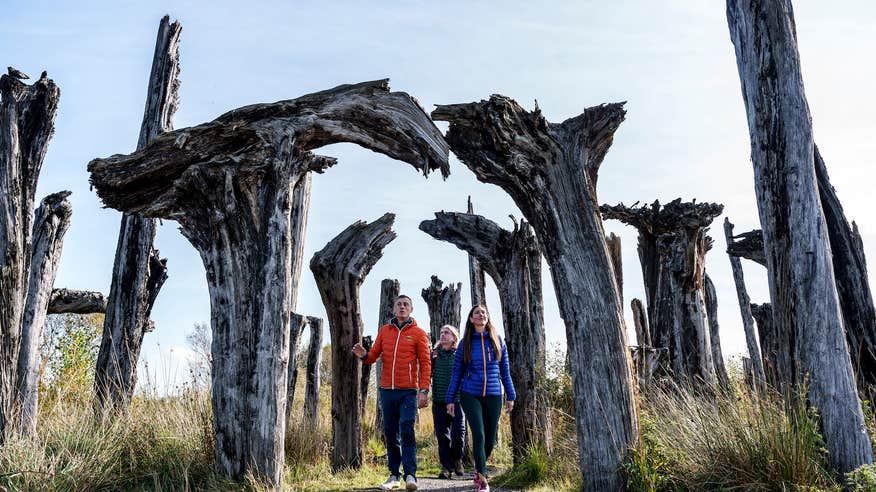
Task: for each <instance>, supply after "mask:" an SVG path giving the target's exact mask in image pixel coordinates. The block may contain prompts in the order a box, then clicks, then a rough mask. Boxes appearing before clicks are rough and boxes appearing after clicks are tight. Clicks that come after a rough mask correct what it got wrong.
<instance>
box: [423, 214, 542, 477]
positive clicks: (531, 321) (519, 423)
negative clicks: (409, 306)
mask: <svg viewBox="0 0 876 492" xmlns="http://www.w3.org/2000/svg"><path fill="white" fill-rule="evenodd" d="M420 230H422V231H423V232H425V233H427V234H429V235H430V236H432V237H434V238H435V239H438V240H441V241H447V242H449V243H451V244H453V245H455V246H456V247H458V248H459V249H461V250H463V251H465V252H467V253H468V254H469V255H470V256H473V257H475V258H476V259H477V260H478V263H479V264H480V265H481V267H482V268H483V269H484V271H485V272H486V273H487V274H489V275H490V277H491V278H492V279H493V281H494V282H495V283H496V286H497V287H498V289H499V300H500V302H501V305H502V322H503V324H504V329H505V338H506V341H507V347H508V358H509V361H510V365H511V366H510V367H511V379H512V380H513V381H514V388H515V390H516V391H517V401H516V402H515V404H514V409H513V410H512V411H511V450H512V455H513V457H514V460H515V462H520V461H521V460H522V459H523V458H524V457H525V456H526V453H527V452H528V450H529V449H530V448H531V447H532V446H533V445H537V446H539V447H541V448H542V449H545V450H549V451H550V450H552V448H553V436H552V428H551V421H550V409H549V408H548V406H547V395H545V394H544V392H543V389H542V388H543V385H542V381H541V378H542V377H543V376H544V374H545V373H546V371H545V334H544V306H543V301H542V291H541V253H540V251H539V247H538V242H537V241H536V239H535V234H534V233H533V231H532V227H530V225H529V224H527V223H526V222H525V221H521V222H520V223H519V224H515V228H514V230H513V231H507V230H505V229H502V228H501V227H499V225H498V224H496V223H495V222H493V221H491V220H489V219H487V218H485V217H482V216H480V215H475V214H462V213H455V212H436V213H435V219H432V220H424V221H422V222H420ZM432 278H433V285H434V280H435V279H436V277H432Z"/></svg>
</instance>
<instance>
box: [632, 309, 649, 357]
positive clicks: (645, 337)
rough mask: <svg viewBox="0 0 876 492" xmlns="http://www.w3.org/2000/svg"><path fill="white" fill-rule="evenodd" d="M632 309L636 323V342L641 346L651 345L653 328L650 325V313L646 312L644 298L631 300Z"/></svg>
mask: <svg viewBox="0 0 876 492" xmlns="http://www.w3.org/2000/svg"><path fill="white" fill-rule="evenodd" d="M630 310H632V311H633V323H634V324H635V325H636V343H638V344H639V347H650V346H651V329H650V328H649V327H648V314H647V313H646V312H645V307H644V306H643V305H642V300H641V299H633V300H632V301H630Z"/></svg>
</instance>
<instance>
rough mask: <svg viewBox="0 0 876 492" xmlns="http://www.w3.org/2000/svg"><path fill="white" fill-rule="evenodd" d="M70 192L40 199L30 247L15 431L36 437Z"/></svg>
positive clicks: (69, 213)
mask: <svg viewBox="0 0 876 492" xmlns="http://www.w3.org/2000/svg"><path fill="white" fill-rule="evenodd" d="M68 196H70V192H69V191H62V192H60V193H54V194H51V195H49V196H47V197H45V198H43V200H42V203H40V207H39V208H38V209H37V211H36V216H35V218H34V223H33V236H32V237H33V246H32V249H31V251H32V253H31V262H30V278H29V280H28V290H27V301H26V303H25V307H24V320H23V322H22V326H21V349H20V352H19V355H18V389H17V395H18V404H17V405H16V407H17V410H18V419H19V423H18V431H19V432H20V433H21V434H22V435H24V436H31V437H32V436H35V435H36V430H37V415H38V412H37V408H38V394H39V385H40V384H39V383H40V381H39V379H40V367H41V366H42V363H41V362H42V361H41V357H40V346H41V345H42V340H43V331H44V328H45V323H46V316H47V310H48V305H49V299H50V298H51V293H52V285H53V284H54V283H55V274H56V273H57V272H58V264H59V263H60V262H61V249H62V248H63V245H64V235H65V234H66V233H67V229H69V227H70V216H71V215H72V213H73V208H72V207H71V206H70V202H68V201H67V197H68Z"/></svg>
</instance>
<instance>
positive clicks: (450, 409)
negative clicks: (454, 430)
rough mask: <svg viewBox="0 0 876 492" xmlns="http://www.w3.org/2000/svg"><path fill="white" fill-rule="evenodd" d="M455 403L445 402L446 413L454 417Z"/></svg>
mask: <svg viewBox="0 0 876 492" xmlns="http://www.w3.org/2000/svg"><path fill="white" fill-rule="evenodd" d="M455 414H456V403H448V404H447V415H450V416H451V417H455V416H456V415H455Z"/></svg>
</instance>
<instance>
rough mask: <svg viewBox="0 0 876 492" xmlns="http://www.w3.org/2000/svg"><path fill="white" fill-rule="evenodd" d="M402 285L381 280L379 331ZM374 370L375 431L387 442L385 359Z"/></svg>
mask: <svg viewBox="0 0 876 492" xmlns="http://www.w3.org/2000/svg"><path fill="white" fill-rule="evenodd" d="M400 289H401V288H400V286H399V283H398V280H397V279H390V278H385V279H383V281H382V282H380V304H379V305H378V307H377V331H378V332H379V331H380V328H381V327H382V326H383V325H385V324H388V323H389V321H390V320H391V319H392V318H393V316H394V315H393V312H392V307H393V304H394V303H395V300H396V298H397V297H398V296H399V292H400ZM375 333H376V332H375ZM374 372H375V373H376V374H377V377H375V378H374V385H375V395H377V401H376V404H375V405H376V407H377V408H376V409H375V412H374V433H375V434H376V435H377V439H378V440H380V442H383V443H384V444H385V443H386V436H384V435H383V407H382V406H381V405H380V375H381V374H382V373H383V360H382V358H381V359H378V360H377V362H375V363H374Z"/></svg>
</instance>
